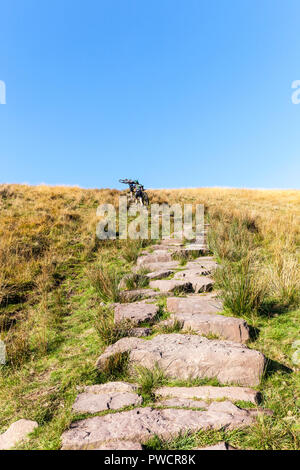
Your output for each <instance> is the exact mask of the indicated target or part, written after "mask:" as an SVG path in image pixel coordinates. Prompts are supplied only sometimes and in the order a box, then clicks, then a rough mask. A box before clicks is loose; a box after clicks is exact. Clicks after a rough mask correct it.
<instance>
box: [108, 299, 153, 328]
mask: <svg viewBox="0 0 300 470" xmlns="http://www.w3.org/2000/svg"><path fill="white" fill-rule="evenodd" d="M158 311H159V307H158V306H157V305H155V304H150V303H147V302H145V301H142V302H134V303H129V304H117V305H115V309H114V312H115V323H118V322H120V321H122V320H130V321H131V322H132V324H134V325H139V324H140V323H143V322H153V321H154V319H155V317H156V315H157V313H158Z"/></svg>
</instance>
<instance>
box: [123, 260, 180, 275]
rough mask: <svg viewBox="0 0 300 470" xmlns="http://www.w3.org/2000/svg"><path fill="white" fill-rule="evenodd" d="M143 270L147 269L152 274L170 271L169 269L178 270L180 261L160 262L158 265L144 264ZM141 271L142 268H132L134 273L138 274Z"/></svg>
mask: <svg viewBox="0 0 300 470" xmlns="http://www.w3.org/2000/svg"><path fill="white" fill-rule="evenodd" d="M142 267H143V268H146V269H148V271H150V272H154V271H163V270H168V269H172V270H174V269H176V268H179V263H178V261H175V260H173V261H165V262H163V261H160V262H157V263H147V264H144V265H143V266H142ZM140 269H141V266H134V267H133V268H132V271H133V272H137V271H139V270H140Z"/></svg>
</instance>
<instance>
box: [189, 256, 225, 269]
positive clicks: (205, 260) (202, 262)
mask: <svg viewBox="0 0 300 470" xmlns="http://www.w3.org/2000/svg"><path fill="white" fill-rule="evenodd" d="M199 267H202V268H203V269H207V270H210V271H211V272H214V271H215V270H216V269H217V268H218V263H217V262H216V261H215V260H214V259H213V257H212V256H203V257H200V258H197V259H195V260H193V261H188V262H187V264H186V265H185V269H191V268H192V269H194V268H199Z"/></svg>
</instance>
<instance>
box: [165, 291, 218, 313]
mask: <svg viewBox="0 0 300 470" xmlns="http://www.w3.org/2000/svg"><path fill="white" fill-rule="evenodd" d="M167 310H168V311H169V312H172V313H218V312H222V310H223V303H222V301H221V300H219V299H218V298H217V297H216V295H215V294H206V295H192V296H189V297H186V298H180V297H169V298H168V299H167Z"/></svg>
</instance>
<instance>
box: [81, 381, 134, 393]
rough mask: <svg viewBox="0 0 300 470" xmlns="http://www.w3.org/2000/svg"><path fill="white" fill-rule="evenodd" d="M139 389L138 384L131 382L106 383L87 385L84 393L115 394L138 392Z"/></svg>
mask: <svg viewBox="0 0 300 470" xmlns="http://www.w3.org/2000/svg"><path fill="white" fill-rule="evenodd" d="M137 389H138V385H137V384H133V383H130V382H106V383H105V384H96V385H87V386H85V387H84V391H85V392H87V393H95V394H101V393H114V392H120V393H125V392H132V393H134V392H136V391H137Z"/></svg>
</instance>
